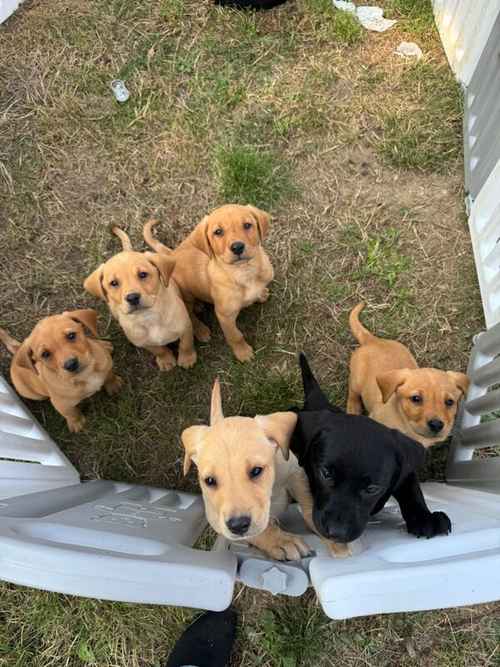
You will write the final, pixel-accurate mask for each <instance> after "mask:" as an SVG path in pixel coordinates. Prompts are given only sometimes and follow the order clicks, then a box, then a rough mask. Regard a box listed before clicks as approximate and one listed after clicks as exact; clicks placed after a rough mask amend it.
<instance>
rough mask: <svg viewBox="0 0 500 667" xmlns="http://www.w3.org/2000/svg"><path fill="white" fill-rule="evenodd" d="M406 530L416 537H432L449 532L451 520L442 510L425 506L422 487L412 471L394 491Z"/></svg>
mask: <svg viewBox="0 0 500 667" xmlns="http://www.w3.org/2000/svg"><path fill="white" fill-rule="evenodd" d="M394 497H395V498H396V500H397V501H398V503H399V507H400V508H401V514H402V515H403V519H404V520H405V522H406V527H407V529H408V532H409V533H411V534H412V535H416V536H417V537H427V538H428V539H429V538H430V537H434V536H435V535H448V534H449V533H451V521H450V519H449V517H448V515H447V514H445V513H444V512H431V511H430V510H429V508H428V507H427V504H426V502H425V498H424V496H423V494H422V489H421V488H420V484H419V483H418V479H417V476H416V474H415V473H414V472H413V473H411V474H410V475H408V477H407V478H406V479H405V480H404V482H403V483H402V484H401V485H400V486H399V488H398V490H397V491H396V492H395V493H394Z"/></svg>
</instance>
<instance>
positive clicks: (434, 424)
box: [427, 419, 444, 433]
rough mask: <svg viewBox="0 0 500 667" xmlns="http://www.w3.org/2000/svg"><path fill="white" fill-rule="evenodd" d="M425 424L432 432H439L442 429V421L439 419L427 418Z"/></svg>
mask: <svg viewBox="0 0 500 667" xmlns="http://www.w3.org/2000/svg"><path fill="white" fill-rule="evenodd" d="M427 426H428V427H429V429H430V430H431V431H432V432H433V433H439V431H441V430H442V429H443V426H444V422H442V421H441V420H440V419H429V421H428V422H427Z"/></svg>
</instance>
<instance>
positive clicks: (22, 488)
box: [0, 376, 80, 499]
mask: <svg viewBox="0 0 500 667" xmlns="http://www.w3.org/2000/svg"><path fill="white" fill-rule="evenodd" d="M79 481H80V476H79V474H78V471H77V470H76V469H75V468H74V467H73V466H72V465H71V463H70V462H69V461H68V459H67V458H66V457H65V456H64V454H63V453H62V452H61V451H60V449H59V448H58V447H57V445H56V444H55V443H54V441H53V440H52V439H51V438H50V436H49V435H48V434H47V433H46V432H45V431H44V430H43V429H42V427H41V426H40V425H39V424H38V423H37V422H36V421H35V419H34V418H33V416H32V415H31V414H30V413H29V412H28V410H26V408H25V407H24V405H23V403H22V402H21V400H20V399H19V397H18V396H17V394H16V393H15V392H14V391H13V390H12V389H11V388H10V386H9V385H8V384H7V382H6V381H5V380H4V379H3V378H2V377H1V376H0V499H3V498H10V497H11V496H19V495H22V494H24V493H33V492H35V491H44V490H48V489H54V488H58V487H60V486H67V485H68V484H77V483H78V482H79Z"/></svg>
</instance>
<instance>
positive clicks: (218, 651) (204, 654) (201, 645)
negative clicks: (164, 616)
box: [163, 607, 236, 667]
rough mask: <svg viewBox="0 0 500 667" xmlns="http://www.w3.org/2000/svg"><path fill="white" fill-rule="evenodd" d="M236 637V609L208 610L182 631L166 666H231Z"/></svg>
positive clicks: (164, 665) (164, 666)
mask: <svg viewBox="0 0 500 667" xmlns="http://www.w3.org/2000/svg"><path fill="white" fill-rule="evenodd" d="M235 637H236V612H235V611H234V610H233V609H231V607H229V609H226V610H225V611H220V612H218V611H207V612H205V613H204V614H202V615H201V616H199V617H198V618H197V619H196V620H195V621H194V622H193V623H191V625H190V626H189V627H188V628H187V629H186V630H185V631H184V632H183V633H182V635H181V636H180V638H179V640H178V641H177V644H176V645H175V646H174V649H173V651H172V653H171V654H170V657H169V658H168V660H167V662H166V663H164V664H163V667H183V666H184V665H193V667H227V665H229V659H230V656H231V649H232V648H233V644H234V640H235Z"/></svg>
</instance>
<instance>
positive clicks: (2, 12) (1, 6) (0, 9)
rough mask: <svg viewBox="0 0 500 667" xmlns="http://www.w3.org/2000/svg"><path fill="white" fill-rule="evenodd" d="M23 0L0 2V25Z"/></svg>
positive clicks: (4, 0)
mask: <svg viewBox="0 0 500 667" xmlns="http://www.w3.org/2000/svg"><path fill="white" fill-rule="evenodd" d="M22 1H23V0H0V23H3V22H4V21H6V20H7V19H8V18H9V16H10V15H11V14H13V13H14V12H15V11H16V9H17V8H18V7H19V5H20V4H21V2H22Z"/></svg>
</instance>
